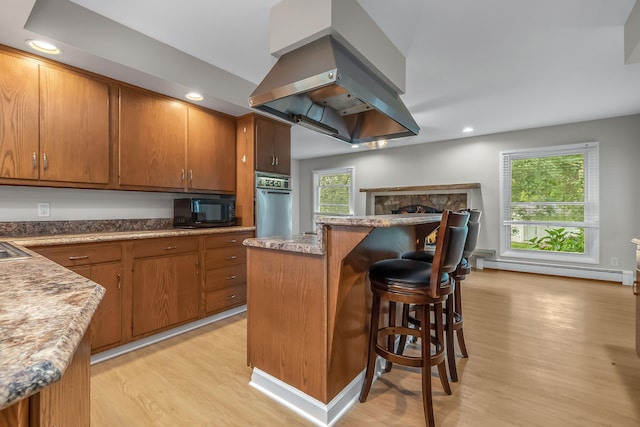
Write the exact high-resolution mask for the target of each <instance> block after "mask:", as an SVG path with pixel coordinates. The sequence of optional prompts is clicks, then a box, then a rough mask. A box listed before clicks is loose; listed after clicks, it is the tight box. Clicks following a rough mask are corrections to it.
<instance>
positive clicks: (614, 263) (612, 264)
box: [611, 256, 618, 267]
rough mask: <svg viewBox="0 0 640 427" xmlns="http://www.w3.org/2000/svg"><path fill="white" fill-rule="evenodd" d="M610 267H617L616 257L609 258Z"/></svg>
mask: <svg viewBox="0 0 640 427" xmlns="http://www.w3.org/2000/svg"><path fill="white" fill-rule="evenodd" d="M611 266H612V267H617V266H618V257H615V256H612V257H611Z"/></svg>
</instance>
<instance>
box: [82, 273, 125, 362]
mask: <svg viewBox="0 0 640 427" xmlns="http://www.w3.org/2000/svg"><path fill="white" fill-rule="evenodd" d="M71 270H73V271H75V272H76V273H78V274H80V275H81V276H84V277H86V278H87V279H90V280H93V281H94V282H96V283H98V284H100V285H101V286H103V287H104V288H105V290H106V292H105V294H104V297H103V298H102V301H101V302H100V305H99V306H98V309H97V310H96V312H95V314H94V315H93V319H91V326H90V331H91V350H92V352H93V350H95V349H100V348H103V347H107V346H114V345H116V344H118V343H120V342H121V341H122V289H121V288H122V287H121V281H122V267H121V265H120V264H119V263H118V264H104V265H95V266H82V267H73V268H71Z"/></svg>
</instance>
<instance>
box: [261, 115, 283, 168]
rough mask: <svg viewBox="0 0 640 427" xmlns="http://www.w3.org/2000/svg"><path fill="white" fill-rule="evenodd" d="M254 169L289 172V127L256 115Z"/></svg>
mask: <svg viewBox="0 0 640 427" xmlns="http://www.w3.org/2000/svg"><path fill="white" fill-rule="evenodd" d="M255 145H256V150H255V152H256V154H255V159H256V170H257V171H261V172H276V173H281V174H284V175H289V174H290V173H291V128H290V127H289V126H288V125H286V124H283V123H279V122H275V121H273V120H268V119H265V118H262V117H256V120H255Z"/></svg>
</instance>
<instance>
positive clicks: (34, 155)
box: [31, 151, 38, 169]
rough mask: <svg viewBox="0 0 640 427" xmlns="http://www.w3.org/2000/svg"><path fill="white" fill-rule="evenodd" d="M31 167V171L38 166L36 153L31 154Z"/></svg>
mask: <svg viewBox="0 0 640 427" xmlns="http://www.w3.org/2000/svg"><path fill="white" fill-rule="evenodd" d="M31 166H32V167H33V169H35V168H36V167H37V166H38V155H37V154H36V152H35V151H34V152H33V157H32V160H31Z"/></svg>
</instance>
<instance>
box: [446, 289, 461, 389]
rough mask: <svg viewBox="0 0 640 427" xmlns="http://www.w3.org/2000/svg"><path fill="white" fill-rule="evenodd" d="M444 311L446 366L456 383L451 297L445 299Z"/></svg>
mask: <svg viewBox="0 0 640 427" xmlns="http://www.w3.org/2000/svg"><path fill="white" fill-rule="evenodd" d="M446 304H447V307H446V309H445V313H446V314H445V316H446V320H445V329H446V330H445V337H446V339H447V345H446V347H447V348H446V351H447V365H449V375H450V376H451V381H453V382H454V383H455V382H457V381H458V369H457V367H456V349H455V347H454V343H453V318H454V317H453V305H454V304H453V295H449V298H447V302H446Z"/></svg>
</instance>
